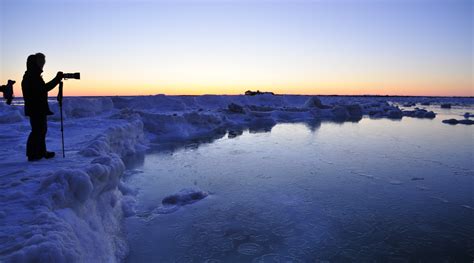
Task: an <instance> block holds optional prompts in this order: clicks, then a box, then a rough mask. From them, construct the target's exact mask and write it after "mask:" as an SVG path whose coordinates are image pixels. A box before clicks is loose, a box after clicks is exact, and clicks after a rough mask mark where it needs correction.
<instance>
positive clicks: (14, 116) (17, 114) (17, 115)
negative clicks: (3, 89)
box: [0, 103, 25, 124]
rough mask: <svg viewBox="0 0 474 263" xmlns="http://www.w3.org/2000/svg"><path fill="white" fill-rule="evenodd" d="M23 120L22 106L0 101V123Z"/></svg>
mask: <svg viewBox="0 0 474 263" xmlns="http://www.w3.org/2000/svg"><path fill="white" fill-rule="evenodd" d="M24 120H25V117H24V116H23V108H22V107H17V106H13V105H12V106H10V105H5V104H3V103H0V123H3V124H7V123H15V122H22V121H24Z"/></svg>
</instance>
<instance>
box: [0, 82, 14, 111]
mask: <svg viewBox="0 0 474 263" xmlns="http://www.w3.org/2000/svg"><path fill="white" fill-rule="evenodd" d="M15 83H16V81H14V80H11V79H9V80H8V82H7V85H2V86H0V92H3V98H4V99H5V100H6V103H7V104H8V105H10V104H12V100H13V98H14V95H13V84H15Z"/></svg>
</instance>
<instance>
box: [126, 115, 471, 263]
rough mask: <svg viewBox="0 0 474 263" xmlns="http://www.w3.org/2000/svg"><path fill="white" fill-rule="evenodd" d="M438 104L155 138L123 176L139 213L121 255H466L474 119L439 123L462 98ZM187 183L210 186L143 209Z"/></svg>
mask: <svg viewBox="0 0 474 263" xmlns="http://www.w3.org/2000/svg"><path fill="white" fill-rule="evenodd" d="M436 111H437V112H438V113H441V114H439V115H438V117H437V118H436V119H434V120H424V119H414V118H403V120H401V121H392V120H387V119H379V120H372V119H368V118H364V119H362V120H361V121H359V122H358V123H350V122H346V123H342V124H337V123H327V122H324V123H322V124H301V123H300V124H279V125H276V126H275V127H273V128H272V129H271V132H262V133H251V132H248V131H245V132H244V133H243V134H242V135H240V136H237V137H235V138H228V137H227V136H226V137H223V138H220V139H217V140H215V141H213V142H212V143H206V144H190V145H187V146H186V147H182V148H179V149H175V150H163V149H158V150H156V151H154V152H153V153H150V154H148V155H146V157H145V160H144V162H143V164H142V165H141V166H140V167H138V169H139V170H140V171H142V172H141V173H134V174H132V175H129V176H127V177H126V179H125V180H126V183H127V185H128V186H130V187H132V188H137V189H139V192H138V195H137V196H136V198H137V210H138V211H139V214H141V215H142V216H134V217H130V218H128V219H127V220H126V226H127V232H128V239H129V244H130V255H129V257H128V259H127V261H128V262H314V261H318V260H327V261H331V262H341V261H343V262H345V261H359V262H366V261H372V262H373V261H396V262H399V261H400V262H405V261H409V260H415V261H426V262H438V261H445V260H449V261H453V260H456V261H458V262H463V261H467V262H469V261H472V258H473V257H474V198H473V189H474V184H473V182H474V160H473V153H474V152H473V149H474V132H473V131H474V127H472V126H463V125H456V126H450V125H446V124H443V123H441V120H442V119H445V118H450V117H456V118H458V119H459V118H462V117H460V116H459V115H461V114H462V113H464V112H465V111H469V109H451V110H440V109H436ZM451 115H452V116H451ZM135 171H136V170H135ZM131 173H133V172H131ZM191 187H198V188H200V189H202V190H204V191H207V192H209V193H210V195H209V196H208V197H207V198H205V199H203V200H201V201H199V202H196V203H194V204H190V205H186V206H184V207H182V208H181V209H179V210H178V211H176V212H174V213H170V214H153V213H152V212H150V211H153V209H155V208H156V207H158V206H159V205H160V204H161V201H162V199H163V198H164V197H165V196H167V195H170V194H173V193H176V192H178V191H180V190H181V189H183V188H191Z"/></svg>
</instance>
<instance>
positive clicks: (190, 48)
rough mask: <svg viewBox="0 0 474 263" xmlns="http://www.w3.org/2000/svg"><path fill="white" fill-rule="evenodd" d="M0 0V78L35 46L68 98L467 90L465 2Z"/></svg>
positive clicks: (469, 15)
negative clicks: (74, 77) (64, 79)
mask: <svg viewBox="0 0 474 263" xmlns="http://www.w3.org/2000/svg"><path fill="white" fill-rule="evenodd" d="M0 2H1V6H0V8H1V27H0V28H1V53H0V56H1V69H0V72H1V75H0V81H2V83H3V82H6V80H7V79H11V78H13V79H16V80H21V75H22V74H23V71H24V70H25V60H26V57H27V56H28V55H29V54H31V53H35V52H43V53H45V54H46V56H47V65H46V68H45V73H44V76H45V78H49V77H52V76H53V75H54V73H55V71H58V70H63V71H80V72H81V73H82V76H83V79H82V80H81V81H75V82H73V81H70V82H68V83H67V85H68V87H70V88H69V94H70V95H97V94H102V95H121V94H156V93H168V94H172V93H173V94H200V93H242V92H243V91H245V90H246V89H249V88H251V89H257V88H260V89H265V90H272V91H276V92H279V93H310V94H321V93H323V94H368V93H370V94H405V95H407V94H414V95H470V96H473V95H474V92H473V75H472V74H473V65H472V61H473V1H470V0H465V1H464V0H413V1H408V0H406V1H404V0H386V1H381V0H380V1H378V0H372V1H355V0H353V1H339V0H335V1H329V0H328V1H111V0H110V1H105V0H104V1H86V0H83V1H80V0H79V1H72V0H68V1H66V0H63V1H59V0H58V1H47V0H46V1H39V0H36V1H35V0H0ZM16 88H17V89H19V85H18V84H17V85H16ZM17 93H18V92H17Z"/></svg>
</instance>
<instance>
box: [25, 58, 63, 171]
mask: <svg viewBox="0 0 474 263" xmlns="http://www.w3.org/2000/svg"><path fill="white" fill-rule="evenodd" d="M45 63H46V57H45V55H44V54H42V53H36V54H34V55H30V56H28V59H27V60H26V72H25V74H24V75H23V81H22V82H21V89H22V92H23V99H24V100H25V115H26V116H28V117H29V118H30V125H31V132H30V135H29V136H28V142H27V144H26V156H28V161H30V162H31V161H37V160H40V159H42V158H43V157H44V158H46V159H50V158H53V157H54V155H55V154H54V152H48V151H47V150H46V132H47V130H48V120H47V116H48V115H52V114H53V112H51V110H50V109H49V105H48V92H49V91H50V90H52V89H54V87H56V86H57V85H58V84H59V82H61V80H62V79H63V73H62V72H60V71H59V72H58V73H57V75H56V77H55V78H54V79H53V80H51V81H50V82H48V83H45V82H44V80H43V77H42V76H41V73H43V67H44V64H45Z"/></svg>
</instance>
